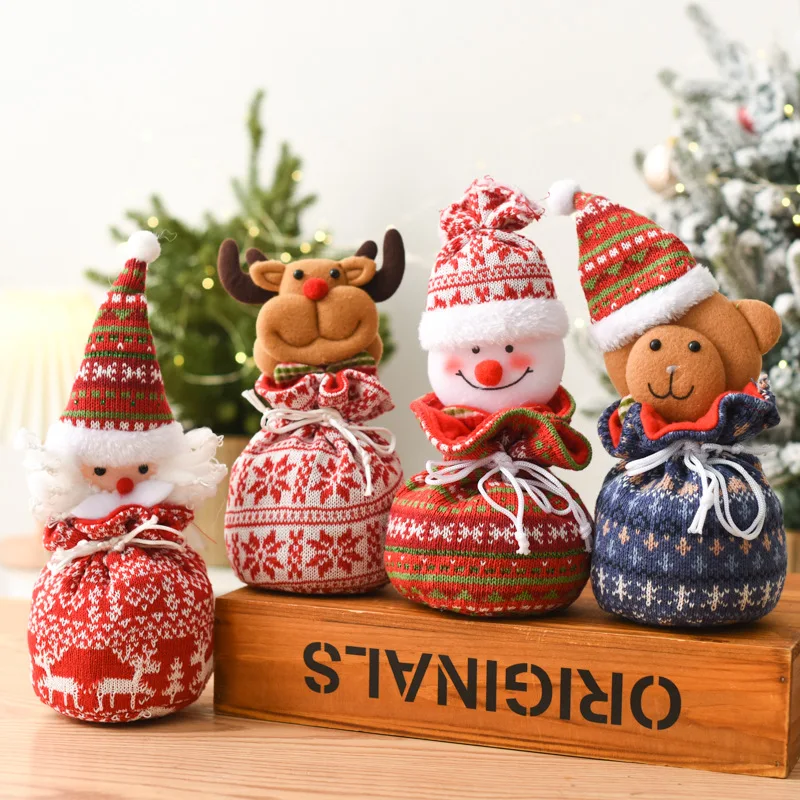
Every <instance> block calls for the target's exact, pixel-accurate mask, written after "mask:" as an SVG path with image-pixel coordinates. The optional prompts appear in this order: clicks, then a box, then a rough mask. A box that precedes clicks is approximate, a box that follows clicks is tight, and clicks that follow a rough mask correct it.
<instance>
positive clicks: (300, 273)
mask: <svg viewBox="0 0 800 800" xmlns="http://www.w3.org/2000/svg"><path fill="white" fill-rule="evenodd" d="M304 275H305V272H303V270H301V269H296V270H295V271H294V272H293V273H292V277H293V278H295V279H296V280H298V281H299V280H301V279H302V278H303V276H304Z"/></svg>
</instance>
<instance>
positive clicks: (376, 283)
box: [356, 228, 406, 303]
mask: <svg viewBox="0 0 800 800" xmlns="http://www.w3.org/2000/svg"><path fill="white" fill-rule="evenodd" d="M377 254H378V248H377V246H376V245H375V242H369V241H368V242H364V244H362V245H361V247H359V248H358V252H357V253H356V255H357V256H366V257H367V258H372V259H374V258H375V256H376V255H377ZM405 268H406V251H405V247H404V246H403V237H402V236H401V235H400V231H398V230H396V229H395V228H389V230H387V231H386V235H385V236H384V237H383V266H382V267H381V269H380V270H379V271H378V272H376V273H375V277H374V278H373V279H372V280H371V281H370V282H369V283H367V284H366V285H364V286H362V287H361V288H362V289H363V290H364V291H365V292H366V293H367V294H368V295H369V296H370V297H371V298H372V299H373V300H374V301H375V302H376V303H380V302H382V301H383V300H388V299H389V298H390V297H391V296H392V295H393V294H394V293H395V292H396V291H397V288H398V287H399V286H400V282H401V281H402V280H403V273H404V272H405Z"/></svg>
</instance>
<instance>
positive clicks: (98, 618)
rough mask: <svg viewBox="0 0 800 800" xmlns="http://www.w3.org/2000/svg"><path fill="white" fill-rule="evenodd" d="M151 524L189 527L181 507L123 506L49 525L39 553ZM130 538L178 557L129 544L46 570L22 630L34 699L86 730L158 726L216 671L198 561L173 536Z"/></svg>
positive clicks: (209, 608) (209, 604)
mask: <svg viewBox="0 0 800 800" xmlns="http://www.w3.org/2000/svg"><path fill="white" fill-rule="evenodd" d="M153 515H155V516H156V517H157V520H158V523H159V524H161V525H166V526H169V527H170V528H173V529H174V530H176V531H181V530H183V529H184V528H185V527H186V526H187V525H188V524H189V523H190V522H191V520H192V516H193V515H192V512H191V511H189V510H188V509H185V508H183V507H181V506H174V505H161V506H154V507H153V508H144V507H142V506H133V505H130V506H125V507H123V508H120V509H118V510H117V511H115V512H114V513H113V514H112V515H110V516H109V517H107V518H106V519H102V520H82V519H76V518H74V517H73V518H70V519H68V520H66V521H61V522H57V523H55V524H53V525H51V526H48V527H47V528H46V530H45V536H44V545H45V547H46V548H47V549H48V550H50V551H56V550H58V549H64V550H69V549H71V548H73V547H75V546H76V545H78V544H79V543H80V542H82V541H87V540H89V541H97V540H103V539H109V538H111V537H116V536H120V535H123V534H126V533H128V532H130V531H132V530H133V529H134V528H136V527H138V526H139V525H141V524H142V523H143V522H145V520H148V519H150V518H151V517H152V516H153ZM137 538H140V539H148V540H152V541H161V542H163V541H168V542H176V543H180V544H181V545H182V547H181V549H167V548H165V547H158V546H153V547H144V546H137V545H135V544H129V545H128V546H127V547H125V548H124V549H122V551H121V552H117V551H116V550H106V551H104V552H99V553H94V554H92V555H87V556H84V557H81V558H75V559H74V560H72V561H71V562H70V563H69V564H67V566H66V567H65V568H64V569H63V570H62V571H60V572H55V573H53V572H51V571H50V569H49V568H48V567H45V568H44V569H43V570H42V572H41V573H40V575H39V578H38V580H37V581H36V585H35V587H34V590H33V604H32V606H31V612H30V618H29V623H28V646H29V649H30V655H31V679H32V683H33V689H34V691H35V692H36V694H37V696H38V697H39V699H40V700H41V701H42V702H43V703H45V704H46V705H48V706H50V707H51V708H53V709H55V710H56V711H58V712H60V713H61V714H65V715H67V716H69V717H75V718H77V719H82V720H86V721H89V722H131V721H133V720H138V719H147V718H150V717H161V716H164V715H166V714H170V713H172V712H173V711H177V710H178V709H180V708H183V707H184V706H187V705H189V704H190V703H192V702H194V701H195V700H197V698H198V697H199V696H200V694H201V693H202V691H203V688H204V687H205V685H206V683H207V682H208V678H209V676H210V674H211V670H212V664H213V657H212V651H213V632H214V597H213V594H212V590H211V583H210V581H209V579H208V574H207V572H206V567H205V563H204V562H203V560H202V558H201V557H200V556H199V555H198V554H197V553H195V552H194V551H193V550H192V549H191V548H190V547H189V546H188V545H186V544H185V543H184V542H183V539H182V537H181V536H180V535H178V534H176V533H172V532H169V531H163V530H145V531H142V532H141V533H139V534H138V535H137Z"/></svg>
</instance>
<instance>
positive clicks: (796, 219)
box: [792, 214, 800, 225]
mask: <svg viewBox="0 0 800 800" xmlns="http://www.w3.org/2000/svg"><path fill="white" fill-rule="evenodd" d="M792 222H794V224H795V225H800V214H795V215H794V216H793V217H792Z"/></svg>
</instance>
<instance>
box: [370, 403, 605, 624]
mask: <svg viewBox="0 0 800 800" xmlns="http://www.w3.org/2000/svg"><path fill="white" fill-rule="evenodd" d="M411 409H412V411H413V412H414V413H415V414H416V416H417V418H418V419H419V421H420V424H421V425H422V428H423V430H424V431H425V434H426V436H427V437H428V439H429V440H430V442H431V443H432V444H433V445H434V446H435V447H436V448H437V449H438V450H439V452H440V453H441V454H442V455H443V456H444V461H442V462H438V463H435V462H428V465H427V468H426V469H425V470H424V471H423V472H420V473H418V474H416V475H414V476H413V477H412V478H411V479H410V480H408V481H407V482H406V484H405V486H404V487H403V488H402V489H401V490H400V491H399V492H398V494H397V496H396V497H395V500H394V503H393V505H392V512H391V516H390V518H389V528H388V532H387V536H386V551H385V553H386V557H385V561H386V571H387V573H388V575H389V578H390V580H391V582H392V584H393V586H394V587H395V588H396V589H397V590H398V591H399V592H400V593H401V594H402V595H404V596H405V597H407V598H408V599H409V600H413V601H415V602H418V603H424V604H425V605H428V606H431V607H432V608H437V609H443V610H447V611H454V612H457V613H460V614H470V615H474V616H512V615H530V616H533V615H538V614H544V613H546V612H549V611H555V610H556V609H561V608H566V607H567V606H569V605H570V604H571V603H572V602H573V601H574V600H575V599H576V598H577V597H578V595H579V594H580V593H581V591H582V589H583V587H584V586H585V584H586V581H587V579H588V576H589V561H590V556H589V551H590V550H591V535H592V526H591V521H590V518H589V516H588V514H587V512H586V509H585V507H584V506H583V503H582V502H581V500H580V498H579V497H578V495H577V494H576V493H575V492H574V491H573V490H572V489H571V488H570V487H569V486H567V485H566V484H564V483H562V482H561V481H560V480H559V479H558V478H556V477H555V476H554V475H553V474H552V473H551V472H550V467H560V468H562V469H571V470H580V469H583V468H584V467H586V466H587V465H588V463H589V461H590V459H591V448H590V446H589V443H588V442H587V440H586V439H585V438H584V437H583V436H582V435H581V434H579V433H578V432H577V431H575V430H574V429H573V428H572V427H571V426H570V422H571V419H572V415H573V413H574V410H575V404H574V401H573V400H572V397H571V396H570V395H569V394H568V393H567V392H566V391H565V390H564V389H563V388H559V389H558V391H557V392H556V395H555V396H554V397H553V399H552V400H551V401H550V403H549V404H548V405H546V406H541V405H537V406H526V407H522V408H513V409H507V410H503V411H500V412H497V413H493V414H490V413H487V412H484V411H479V410H477V409H472V408H455V407H449V408H445V407H443V406H442V403H441V402H440V401H439V400H438V398H437V397H436V395H435V394H428V395H426V396H425V397H422V398H420V399H419V400H416V401H415V402H414V403H412V404H411Z"/></svg>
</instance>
